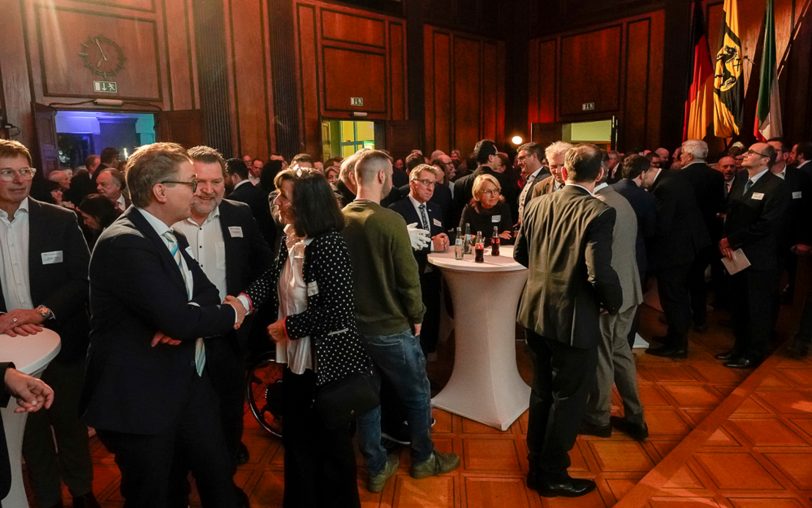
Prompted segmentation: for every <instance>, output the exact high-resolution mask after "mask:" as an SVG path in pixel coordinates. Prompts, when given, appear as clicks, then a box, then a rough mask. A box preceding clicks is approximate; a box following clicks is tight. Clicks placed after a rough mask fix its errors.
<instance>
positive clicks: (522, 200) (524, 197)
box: [519, 166, 544, 222]
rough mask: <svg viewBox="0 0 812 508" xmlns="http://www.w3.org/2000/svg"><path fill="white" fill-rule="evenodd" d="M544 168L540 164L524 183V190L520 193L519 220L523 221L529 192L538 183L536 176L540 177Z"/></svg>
mask: <svg viewBox="0 0 812 508" xmlns="http://www.w3.org/2000/svg"><path fill="white" fill-rule="evenodd" d="M542 169H544V166H539V168H538V169H537V170H535V171H533V172H532V173H531V174H530V175H529V176H528V177H527V181H526V182H525V183H524V187H523V188H522V192H521V193H520V194H519V222H521V218H522V215H523V214H524V204H525V201H527V193H528V192H530V190H531V189H532V188H533V185H534V184H535V183H536V178H538V176H539V173H541V170H542Z"/></svg>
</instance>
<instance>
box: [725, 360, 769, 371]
mask: <svg viewBox="0 0 812 508" xmlns="http://www.w3.org/2000/svg"><path fill="white" fill-rule="evenodd" d="M760 364H761V360H756V359H753V358H744V357H739V358H731V359H730V361H727V362H725V367H729V368H731V369H753V368H755V367H758V366H759V365H760Z"/></svg>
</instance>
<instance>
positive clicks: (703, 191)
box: [679, 162, 725, 244]
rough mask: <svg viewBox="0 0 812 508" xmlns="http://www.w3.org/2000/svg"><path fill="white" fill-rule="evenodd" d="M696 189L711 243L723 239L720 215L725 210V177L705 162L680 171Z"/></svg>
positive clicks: (697, 200)
mask: <svg viewBox="0 0 812 508" xmlns="http://www.w3.org/2000/svg"><path fill="white" fill-rule="evenodd" d="M679 171H680V173H681V174H682V176H684V177H685V178H686V179H687V180H688V183H690V184H691V187H693V189H694V195H695V196H696V202H697V204H698V205H699V210H700V212H701V213H702V220H703V221H704V223H705V228H706V229H707V230H708V234H709V235H710V240H711V243H714V244H715V243H716V242H718V241H719V238H721V234H722V228H721V223H720V222H719V219H718V214H719V213H720V212H722V211H723V210H724V209H725V177H724V176H722V173H720V172H718V171H716V170H715V169H711V168H709V167H708V165H707V164H705V163H704V162H696V163H694V164H690V165H688V166H685V167H683V168H682V169H681V170H679Z"/></svg>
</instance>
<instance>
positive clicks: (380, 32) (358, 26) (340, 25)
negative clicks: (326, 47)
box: [321, 9, 386, 48]
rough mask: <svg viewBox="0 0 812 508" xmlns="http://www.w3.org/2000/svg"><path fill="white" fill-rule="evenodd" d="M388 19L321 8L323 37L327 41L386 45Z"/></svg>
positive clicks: (376, 45) (377, 45)
mask: <svg viewBox="0 0 812 508" xmlns="http://www.w3.org/2000/svg"><path fill="white" fill-rule="evenodd" d="M385 27H386V21H385V20H383V19H375V18H368V17H365V16H364V15H360V14H357V13H353V14H349V13H344V12H337V11H333V10H329V9H322V10H321V37H322V39H324V40H325V41H342V42H354V43H357V44H363V45H366V46H373V47H376V48H383V47H385V46H386V34H385V33H384V31H385Z"/></svg>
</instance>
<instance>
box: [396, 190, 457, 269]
mask: <svg viewBox="0 0 812 508" xmlns="http://www.w3.org/2000/svg"><path fill="white" fill-rule="evenodd" d="M389 208H390V209H391V210H394V211H396V212H397V213H398V214H400V216H401V217H403V219H404V220H405V221H406V224H411V223H413V222H416V223H417V225H418V226H420V218H419V217H418V215H417V210H415V209H414V206H412V202H411V200H410V199H409V196H406V197H405V198H403V199H401V200H400V201H397V202H395V203H392V204H391V205H389ZM426 213H427V214H428V216H429V222H431V225H430V227H431V231H430V232H429V234H430V235H431V236H434V235H438V234H440V233H443V232H445V228H444V227H443V214H442V212H441V210H440V207H439V206H437V205H436V204H434V203H432V202H431V201H429V202H428V203H426ZM430 252H431V245H427V246H426V247H424V248H423V249H421V250H419V251H414V257H415V259H417V265H418V269H419V270H420V273H423V271H424V270H425V268H426V264H427V263H428V258H429V253H430Z"/></svg>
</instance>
